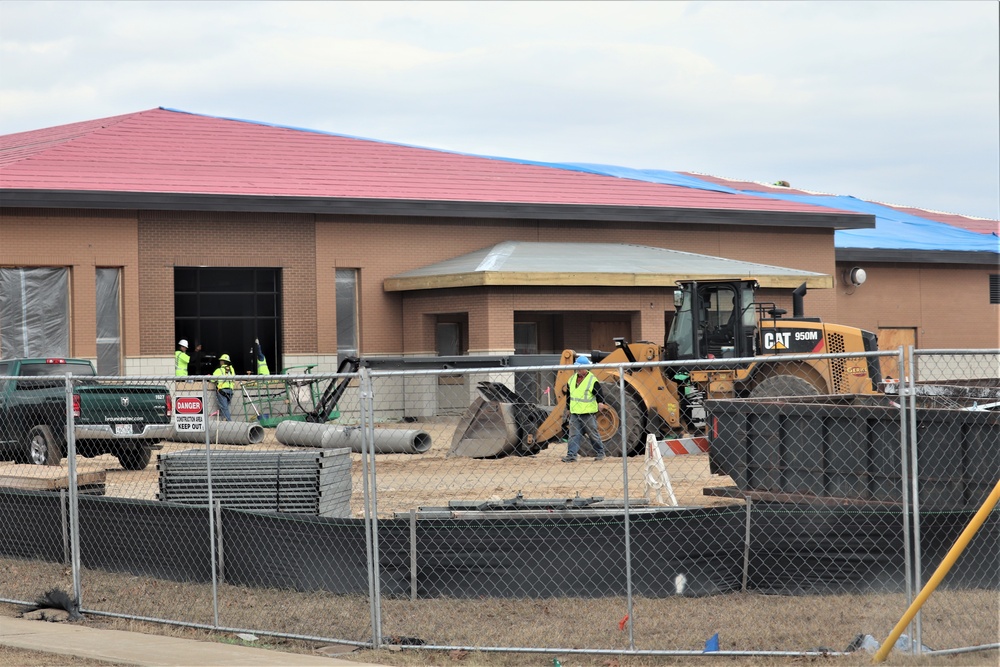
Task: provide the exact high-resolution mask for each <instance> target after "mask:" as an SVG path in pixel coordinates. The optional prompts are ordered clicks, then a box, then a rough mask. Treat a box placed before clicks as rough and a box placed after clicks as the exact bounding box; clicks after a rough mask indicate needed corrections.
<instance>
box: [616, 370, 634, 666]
mask: <svg viewBox="0 0 1000 667" xmlns="http://www.w3.org/2000/svg"><path fill="white" fill-rule="evenodd" d="M618 405H628V403H626V398H625V367H624V366H619V367H618ZM629 426H630V424H629V423H628V410H622V414H621V438H622V454H621V456H622V492H623V501H622V503H623V507H624V510H625V519H624V524H625V617H626V618H627V619H628V621H627V623H628V647H629V650H630V651H634V650H635V626H634V625H633V613H634V609H633V605H632V533H631V528H632V522H631V513H630V511H629V493H628V454H629V452H628V432H629V430H628V428H629Z"/></svg>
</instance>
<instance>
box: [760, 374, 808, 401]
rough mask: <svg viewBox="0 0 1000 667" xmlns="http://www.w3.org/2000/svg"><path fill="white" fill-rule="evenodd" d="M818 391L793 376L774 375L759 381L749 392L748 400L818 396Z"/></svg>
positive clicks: (806, 382)
mask: <svg viewBox="0 0 1000 667" xmlns="http://www.w3.org/2000/svg"><path fill="white" fill-rule="evenodd" d="M818 395H819V390H818V389H817V388H816V387H814V386H813V385H812V384H810V383H809V381H808V380H803V379H802V378H800V377H796V376H794V375H775V376H773V377H769V378H767V379H766V380H763V381H761V383H760V384H758V385H757V386H756V387H754V388H753V389H752V390H751V391H750V398H777V397H779V396H818Z"/></svg>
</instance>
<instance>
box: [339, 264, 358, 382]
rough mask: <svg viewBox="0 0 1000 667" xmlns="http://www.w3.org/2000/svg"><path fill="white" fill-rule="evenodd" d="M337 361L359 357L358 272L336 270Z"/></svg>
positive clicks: (353, 270) (354, 270)
mask: <svg viewBox="0 0 1000 667" xmlns="http://www.w3.org/2000/svg"><path fill="white" fill-rule="evenodd" d="M336 281H337V295H336V299H337V361H338V363H339V362H341V361H343V360H344V358H345V357H357V356H359V354H358V353H359V348H358V270H357V269H337V277H336Z"/></svg>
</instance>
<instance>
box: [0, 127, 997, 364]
mask: <svg viewBox="0 0 1000 667" xmlns="http://www.w3.org/2000/svg"><path fill="white" fill-rule="evenodd" d="M0 205H2V217H0V295H3V296H4V298H5V299H6V301H7V308H6V309H5V308H3V307H2V306H0V356H6V357H9V356H19V353H31V354H52V355H55V354H65V355H71V356H76V357H85V358H92V359H95V360H97V361H98V362H99V365H100V367H101V372H102V373H103V372H109V373H110V372H112V371H115V372H118V371H120V372H122V373H125V374H169V373H170V371H171V368H172V355H173V350H174V349H175V347H174V346H175V343H176V341H177V339H179V338H182V337H183V338H188V339H191V340H198V341H199V342H202V343H203V345H204V347H205V350H206V351H207V352H209V353H210V354H220V353H222V352H229V353H230V354H232V355H233V357H234V360H235V361H236V366H237V370H238V371H241V372H242V371H247V370H249V369H250V368H251V360H250V352H249V348H250V347H251V346H252V343H253V340H254V339H255V338H259V339H260V341H261V345H262V347H263V348H264V351H265V353H266V354H267V355H268V359H269V360H270V361H271V363H272V370H277V369H280V368H286V367H293V366H297V365H304V364H318V365H319V369H320V370H335V368H336V365H337V359H338V356H343V355H347V354H356V353H360V354H362V355H363V356H365V357H368V358H373V359H374V358H379V357H405V356H415V355H434V354H439V355H454V354H459V355H466V354H468V355H499V354H512V353H515V352H518V353H552V352H558V351H560V350H562V349H563V348H564V347H574V348H578V349H592V348H598V349H603V348H605V347H606V346H607V341H609V340H610V338H611V337H613V336H615V335H623V336H625V337H626V338H629V339H632V340H640V339H641V340H651V341H661V342H662V340H663V337H664V334H665V331H666V327H667V326H668V324H669V321H670V318H671V317H672V313H673V305H672V287H673V284H674V281H676V280H677V279H680V278H699V277H705V276H717V275H727V276H733V277H740V276H747V275H752V276H753V277H755V278H757V279H758V280H759V282H760V283H761V285H762V291H761V292H760V294H761V297H760V298H762V299H764V300H767V301H773V302H776V303H777V304H778V305H781V306H783V307H786V308H789V307H790V303H791V298H790V291H791V289H792V288H793V287H795V286H796V285H797V284H799V283H800V282H806V283H807V284H808V285H809V287H810V292H809V295H808V297H807V298H806V309H807V314H809V315H813V316H818V317H822V318H823V319H825V320H827V321H832V322H839V323H842V324H848V325H853V326H860V327H863V328H867V329H869V330H873V331H876V332H879V331H885V332H886V340H887V341H897V340H901V339H906V337H907V336H912V338H913V342H915V343H916V344H918V345H919V346H921V347H968V348H990V347H996V346H997V345H998V327H1000V324H998V322H1000V304H998V302H1000V284H997V274H998V273H1000V271H998V269H997V257H998V254H997V251H996V250H995V249H993V250H991V246H989V245H988V243H987V244H986V245H984V246H982V248H980V246H977V245H975V238H974V237H982V238H983V239H987V238H989V237H988V235H985V234H977V233H975V232H972V231H966V230H960V231H962V233H964V234H969V235H971V236H970V238H972V239H973V246H972V247H973V250H968V249H963V250H951V249H948V248H947V247H945V248H932V249H930V250H924V251H914V250H912V249H908V250H902V251H897V252H892V251H891V249H888V250H887V249H886V248H873V249H866V248H853V249H851V248H840V247H838V246H837V244H836V243H835V234H837V233H840V232H845V231H846V232H851V231H858V232H860V231H865V230H874V229H876V219H877V216H876V215H872V214H869V213H865V212H857V211H850V210H841V209H837V208H831V207H829V206H823V205H817V204H815V203H810V202H800V201H794V200H789V199H775V198H769V197H763V196H759V195H758V194H755V193H753V192H739V191H737V192H732V191H716V190H712V189H703V188H701V187H690V186H687V185H683V184H674V183H668V182H651V181H650V180H648V179H647V180H643V179H642V178H631V177H629V176H627V175H626V176H625V177H619V176H613V175H609V174H605V173H593V170H587V169H579V168H568V167H565V166H564V167H559V166H553V165H542V164H531V163H519V162H515V161H509V160H500V159H491V158H484V157H477V156H469V155H462V154H455V153H448V152H443V151H435V150H428V149H422V148H413V147H407V146H399V145H394V144H387V143H382V142H377V141H369V140H361V139H356V138H351V137H344V136H338V135H331V134H324V133H319V132H312V131H303V130H297V129H291V128H282V127H275V126H269V125H263V124H258V123H249V122H244V121H233V120H226V119H219V118H212V117H207V116H198V115H193V114H187V113H182V112H176V111H170V110H165V109H153V110H150V111H144V112H140V113H135V114H128V115H124V116H117V117H113V118H106V119H100V120H95V121H87V122H82V123H75V124H72V125H66V126H60V127H55V128H49V129H44V130H36V131H32V132H24V133H18V134H12V135H6V136H4V137H0ZM993 239H994V241H995V237H993ZM994 245H995V243H994ZM965 247H966V246H963V248H965ZM983 248H984V249H983ZM667 251H681V252H682V253H692V255H690V256H688V257H687V261H683V262H680V263H677V262H663V264H662V266H661V264H660V262H659V258H664V257H666V255H664V254H663V253H664V252H667ZM674 259H676V257H674ZM473 262H475V263H473ZM484 262H485V264H484ZM650 263H652V266H650ZM667 265H669V268H667ZM855 266H860V267H863V268H864V269H865V270H866V271H867V273H868V281H867V282H866V283H865V284H863V285H861V286H857V287H856V286H854V285H851V284H850V282H849V281H846V280H845V277H846V275H847V273H848V272H849V271H850V269H852V268H853V267H855ZM36 278H38V280H39V281H38V282H34V281H35V279H36ZM49 279H51V281H52V282H51V283H49V282H45V281H46V280H49ZM18 281H20V282H18ZM991 287H992V288H993V289H994V290H995V291H996V294H994V293H993V292H991ZM56 292H60V293H64V294H65V298H64V299H62V300H55V301H53V302H52V303H49V302H48V300H47V299H42V298H41V295H46V296H48V295H52V294H54V293H56ZM15 299H21V301H19V302H18V305H17V307H14V308H12V305H13V304H14V300H15ZM38 322H41V324H38ZM956 323H960V325H958V326H956ZM42 324H44V325H46V326H42ZM36 325H37V326H40V327H41V328H36V329H32V328H31V327H35V326H36ZM47 326H50V327H51V328H52V329H53V332H52V334H51V335H49V334H48V331H47V328H46V327H47ZM57 329H58V330H57ZM29 330H30V331H39V332H45V335H41V334H38V335H32V336H29V335H27V334H26V333H25V332H27V331H29ZM890 330H891V332H890ZM899 332H902V333H899ZM896 344H898V342H893V345H892V346H893V347H894V346H895V345H896ZM33 346H35V347H33ZM39 346H40V347H39Z"/></svg>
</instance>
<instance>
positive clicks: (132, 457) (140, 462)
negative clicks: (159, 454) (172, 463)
mask: <svg viewBox="0 0 1000 667" xmlns="http://www.w3.org/2000/svg"><path fill="white" fill-rule="evenodd" d="M115 457H117V459H118V463H120V464H121V466H122V468H125V470H145V469H146V466H148V465H149V460H150V459H151V458H152V457H153V450H151V449H149V448H148V447H134V448H130V449H121V450H119V451H118V452H117V453H115Z"/></svg>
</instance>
